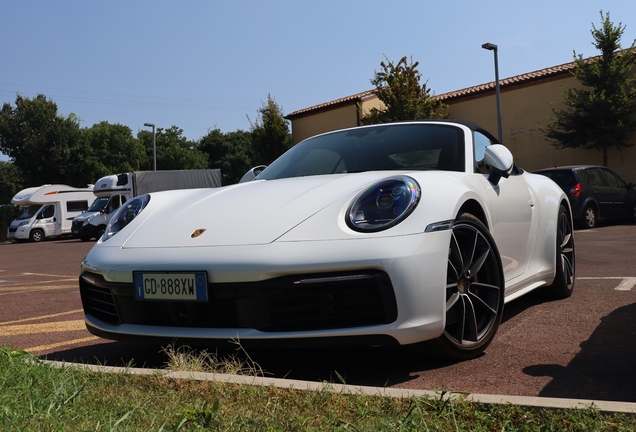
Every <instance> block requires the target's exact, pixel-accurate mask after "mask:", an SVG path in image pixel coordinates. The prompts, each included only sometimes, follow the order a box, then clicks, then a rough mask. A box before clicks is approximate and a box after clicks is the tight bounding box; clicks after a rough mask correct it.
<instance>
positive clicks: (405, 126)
mask: <svg viewBox="0 0 636 432" xmlns="http://www.w3.org/2000/svg"><path fill="white" fill-rule="evenodd" d="M465 147H466V143H465V132H464V130H463V129H462V128H460V127H458V126H457V125H452V124H443V123H415V122H414V123H393V124H381V125H374V126H365V127H360V128H353V129H344V130H341V131H336V132H332V133H327V134H323V135H318V136H315V137H312V138H308V139H306V140H304V141H302V142H300V143H298V144H297V145H296V146H294V147H292V148H291V149H290V150H288V151H287V152H286V153H284V154H283V155H282V156H281V157H279V158H278V159H276V160H275V161H274V162H273V163H272V164H271V165H270V166H268V167H267V168H266V169H265V170H264V171H263V172H262V173H261V174H260V175H259V176H258V178H257V179H258V180H275V179H282V178H290V177H305V176H312V175H327V174H344V173H357V172H364V171H384V170H389V171H394V170H398V171H405V170H406V171H414V170H416V171H427V170H444V171H458V172H464V171H465V169H466V163H465V160H466V159H465Z"/></svg>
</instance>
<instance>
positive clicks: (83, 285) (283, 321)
mask: <svg viewBox="0 0 636 432" xmlns="http://www.w3.org/2000/svg"><path fill="white" fill-rule="evenodd" d="M80 292H81V294H82V302H83V303H84V308H85V311H86V313H89V314H91V315H93V316H94V317H95V318H97V319H99V320H102V321H105V322H107V323H109V324H120V323H129V324H144V325H156V326H188V327H203V328H253V329H257V330H260V331H264V332H273V331H279V332H285V331H308V330H323V329H336V328H351V327H362V326H370V325H378V324H388V323H391V322H393V321H395V319H396V318H397V305H396V302H395V295H394V293H393V287H392V285H391V282H390V280H389V277H388V276H387V275H386V273H384V272H380V271H364V272H349V273H338V274H314V275H300V276H294V277H283V278H277V279H271V280H268V281H263V282H250V283H223V284H218V283H217V284H215V283H210V284H208V301H206V302H185V301H181V302H179V301H165V300H136V299H135V298H134V288H133V285H132V284H114V283H108V282H105V281H104V280H103V279H102V278H101V277H100V276H97V275H91V274H86V273H85V274H84V275H82V277H81V278H80Z"/></svg>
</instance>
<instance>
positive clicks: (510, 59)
mask: <svg viewBox="0 0 636 432" xmlns="http://www.w3.org/2000/svg"><path fill="white" fill-rule="evenodd" d="M600 10H603V11H605V12H610V15H611V19H612V21H613V22H614V23H615V24H618V23H619V22H622V23H623V25H626V26H627V28H626V30H625V33H624V35H623V39H622V45H623V46H624V47H626V46H629V45H630V44H631V42H632V41H633V40H634V39H636V2H634V1H626V0H620V1H613V0H603V1H592V0H573V1H568V0H552V1H544V0H535V1H532V2H529V1H526V2H517V1H510V0H507V1H479V0H472V1H468V0H458V1H452V2H451V1H428V0H427V1H425V0H420V1H416V0H396V1H393V2H388V1H376V0H359V1H358V0H321V1H313V2H310V1H301V0H295V1H292V0H288V1H287V0H285V1H283V0H280V1H279V0H268V1H262V0H259V1H257V0H232V1H229V0H226V1H213V0H208V1H203V0H190V1H180V2H177V1H164V0H154V1H146V0H138V1H123V0H109V1H88V0H85V1H79V0H76V1H69V0H56V1H49V0H37V1H29V0H5V1H3V2H2V3H0V40H2V44H0V99H1V102H2V103H10V104H11V105H14V104H15V97H16V94H17V93H19V94H21V95H22V96H25V97H34V96H35V95H36V94H38V93H42V94H45V95H46V96H47V97H49V98H50V99H52V100H53V101H54V102H56V103H57V106H58V113H59V114H62V115H69V114H71V113H74V114H76V115H78V116H79V117H80V119H81V120H82V122H81V126H83V127H90V126H92V125H93V124H95V123H99V122H101V121H108V122H110V123H120V124H123V125H126V126H129V127H130V128H131V129H132V130H133V134H135V135H136V133H137V131H138V130H140V129H144V126H143V124H144V123H146V122H149V123H155V124H156V125H157V127H163V128H169V127H170V126H173V125H176V126H178V127H179V128H181V129H183V130H184V135H185V136H186V137H187V138H188V139H191V140H197V139H199V138H201V137H202V136H204V135H206V134H207V131H208V130H209V129H211V128H214V127H218V128H219V129H221V130H222V131H224V132H231V131H235V130H237V129H242V130H249V128H250V121H249V120H248V117H249V118H250V119H251V120H252V121H254V120H255V118H256V116H257V109H258V108H259V107H260V106H261V104H262V102H263V101H266V100H267V95H268V94H271V95H272V96H273V97H274V98H275V100H276V101H277V102H278V104H279V105H280V106H281V107H282V108H283V110H284V112H285V113H290V112H292V111H295V110H298V109H301V108H306V107H309V106H312V105H316V104H319V103H323V102H328V101H331V100H334V99H338V98H341V97H344V96H348V95H351V94H355V93H358V92H361V91H365V90H369V89H371V88H372V87H373V86H372V85H371V84H370V79H371V78H372V76H373V72H374V70H376V69H379V68H380V66H379V64H380V62H381V61H382V60H383V59H384V57H383V55H386V56H387V57H388V58H389V59H390V60H393V61H397V60H399V59H400V58H401V57H402V56H404V55H407V56H411V57H412V58H413V60H415V61H419V62H420V66H419V68H418V69H419V71H420V72H421V73H422V76H423V79H424V80H428V86H429V87H430V88H431V90H432V91H433V92H434V93H435V94H441V93H445V92H448V91H453V90H459V89H462V88H465V87H470V86H473V85H478V84H482V83H485V82H490V81H493V80H494V62H493V54H492V52H490V51H486V50H484V49H482V48H481V45H482V44H483V43H485V42H491V43H494V44H497V45H498V47H499V76H500V78H506V77H510V76H514V75H518V74H522V73H525V72H530V71H534V70H538V69H543V68H546V67H550V66H555V65H559V64H563V63H567V62H570V61H572V59H573V51H576V52H577V53H580V54H583V55H584V56H585V57H588V56H592V55H596V54H598V52H597V51H596V49H595V48H594V47H593V46H592V37H591V34H590V30H591V28H592V23H594V24H595V25H596V26H597V27H598V26H599V25H600V15H599V11H600ZM0 159H1V160H6V157H0Z"/></svg>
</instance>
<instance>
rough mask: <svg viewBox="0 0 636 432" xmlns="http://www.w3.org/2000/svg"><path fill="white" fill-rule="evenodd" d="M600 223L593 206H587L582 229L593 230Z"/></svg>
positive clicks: (582, 220)
mask: <svg viewBox="0 0 636 432" xmlns="http://www.w3.org/2000/svg"><path fill="white" fill-rule="evenodd" d="M596 222H598V212H597V211H596V208H595V207H594V206H592V205H589V204H588V205H587V206H585V209H584V210H583V217H582V218H581V228H586V229H592V228H594V227H595V226H596Z"/></svg>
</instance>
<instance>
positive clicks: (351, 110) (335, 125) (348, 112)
mask: <svg viewBox="0 0 636 432" xmlns="http://www.w3.org/2000/svg"><path fill="white" fill-rule="evenodd" d="M358 104H360V106H361V107H362V111H363V112H367V111H369V110H370V109H371V108H374V107H375V108H379V107H380V106H382V102H380V100H379V99H378V98H377V97H375V96H373V97H371V98H367V99H363V100H362V101H360V100H359V99H357V100H352V101H350V102H348V103H347V104H343V105H339V106H337V107H334V108H328V109H323V110H316V111H312V112H311V113H308V114H307V115H303V116H298V117H295V118H293V119H292V141H293V143H294V144H298V143H299V142H301V141H302V140H304V139H306V138H309V137H312V136H314V135H318V134H321V133H325V132H331V131H334V130H338V129H345V128H350V127H355V126H359V122H358V119H359V115H358Z"/></svg>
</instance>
